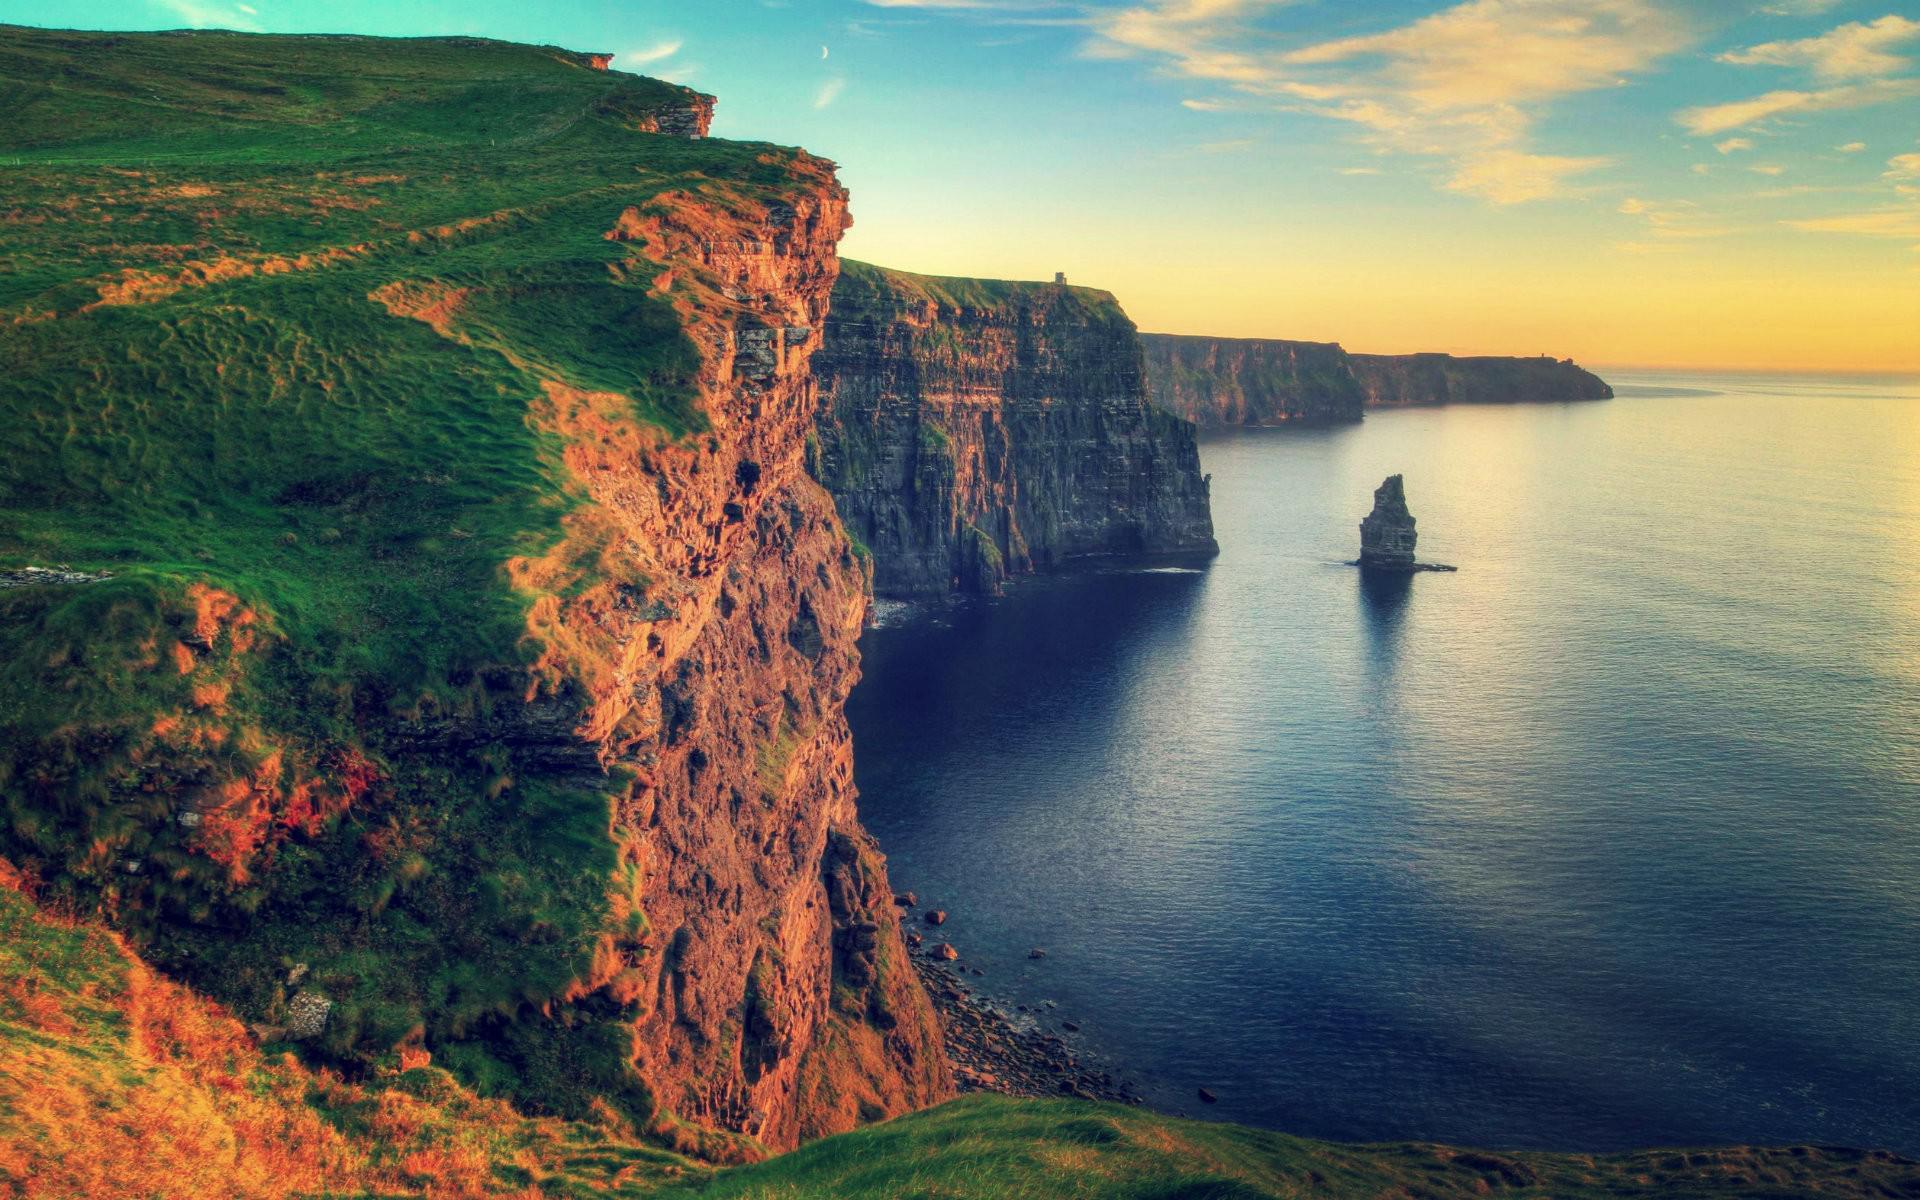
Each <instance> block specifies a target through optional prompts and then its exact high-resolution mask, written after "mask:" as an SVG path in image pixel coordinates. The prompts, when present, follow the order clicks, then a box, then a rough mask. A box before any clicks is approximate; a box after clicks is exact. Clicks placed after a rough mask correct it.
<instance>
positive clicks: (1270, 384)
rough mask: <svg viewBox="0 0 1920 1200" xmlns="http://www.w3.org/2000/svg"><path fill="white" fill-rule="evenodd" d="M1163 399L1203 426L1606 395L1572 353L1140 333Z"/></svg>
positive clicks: (1335, 419)
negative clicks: (1511, 353) (1367, 350)
mask: <svg viewBox="0 0 1920 1200" xmlns="http://www.w3.org/2000/svg"><path fill="white" fill-rule="evenodd" d="M1141 341H1142V342H1143V343H1144V344H1145V346H1146V351H1147V375H1148V380H1149V382H1150V384H1151V388H1152V395H1153V401H1154V403H1155V404H1156V405H1158V406H1159V407H1161V408H1163V409H1165V410H1166V411H1168V412H1171V413H1177V414H1178V415H1180V416H1183V417H1185V418H1187V419H1188V420H1190V421H1192V422H1194V423H1195V424H1196V425H1198V426H1200V427H1201V428H1228V427H1232V426H1239V425H1285V424H1294V423H1300V424H1318V425H1326V424H1339V423H1342V422H1346V421H1358V420H1359V419H1360V418H1361V415H1362V413H1363V411H1364V410H1365V409H1369V408H1400V407H1408V406H1413V405H1426V404H1503V403H1524V402H1533V403H1556V402H1560V401H1567V400H1605V399H1609V398H1611V397H1612V395H1613V389H1612V388H1610V387H1608V386H1607V384H1606V383H1605V382H1604V381H1603V380H1601V379H1600V378H1599V377H1598V376H1596V375H1594V374H1593V373H1592V372H1590V371H1586V370H1583V369H1582V368H1580V367H1578V366H1576V365H1575V364H1574V363H1573V362H1572V361H1571V360H1567V359H1553V358H1546V357H1541V358H1500V357H1476V358H1455V357H1454V356H1453V355H1450V354H1349V353H1348V352H1347V351H1346V350H1344V349H1342V348H1341V347H1340V346H1339V345H1338V344H1336V343H1333V342H1292V341H1283V340H1278V339H1271V338H1212V337H1189V336H1184V335H1177V334H1165V333H1148V334H1142V335H1141Z"/></svg>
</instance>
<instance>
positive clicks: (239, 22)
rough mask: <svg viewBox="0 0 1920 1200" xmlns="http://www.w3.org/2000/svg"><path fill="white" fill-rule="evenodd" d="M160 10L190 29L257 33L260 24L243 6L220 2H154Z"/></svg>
mask: <svg viewBox="0 0 1920 1200" xmlns="http://www.w3.org/2000/svg"><path fill="white" fill-rule="evenodd" d="M154 3H155V4H157V5H158V6H159V7H160V8H162V9H164V10H166V11H167V12H169V13H172V14H173V15H174V16H176V17H178V18H179V19H180V20H181V21H183V22H185V23H186V25H187V27H188V28H190V29H242V30H246V31H248V32H252V33H257V32H259V30H260V22H258V21H256V20H254V19H253V18H254V17H255V16H256V15H257V14H256V13H255V11H254V10H253V9H252V8H250V7H248V6H247V5H245V4H228V3H221V2H220V0H154Z"/></svg>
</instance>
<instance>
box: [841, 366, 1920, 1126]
mask: <svg viewBox="0 0 1920 1200" xmlns="http://www.w3.org/2000/svg"><path fill="white" fill-rule="evenodd" d="M1610 377H1611V378H1612V379H1613V380H1614V382H1615V384H1616V387H1617V388H1618V390H1619V392H1620V396H1619V398H1618V399H1616V400H1613V401H1610V402H1605V403H1593V404H1579V405H1566V406H1525V407H1522V406H1516V407H1497V408H1449V409H1430V410H1419V411H1407V412H1394V413H1382V414H1375V415H1373V416H1370V417H1369V418H1368V419H1367V421H1366V422H1365V424H1364V425H1361V426H1359V427H1355V428H1348V429H1340V430H1333V431H1319V432H1296V431H1280V430H1275V431H1260V432H1252V433H1246V434H1240V435H1235V436H1231V437H1225V438H1221V439H1218V440H1210V441H1208V442H1206V443H1205V444H1204V445H1203V446H1202V458H1203V460H1204V463H1205V466H1206V469H1207V470H1209V471H1211V472H1212V473H1213V489H1214V491H1213V495H1214V514H1215V520H1216V523H1217V525H1218V532H1219V538H1220V543H1221V547H1222V553H1221V556H1220V558H1219V559H1218V560H1216V561H1215V562H1214V563H1213V564H1212V565H1211V566H1210V567H1208V568H1207V569H1206V570H1205V571H1203V572H1174V571H1151V572H1144V571H1142V572H1131V573H1089V574H1080V575H1073V576H1066V577H1060V578H1055V579H1051V580H1045V581H1039V582H1034V583H1029V584H1025V585H1023V586H1021V587H1020V588H1018V589H1017V590H1016V591H1015V593H1014V594H1013V595H1011V596H1009V597H1008V598H1006V599H1004V600H1001V601H998V602H991V603H977V602H976V603H971V604H967V603H956V604H935V605H930V606H916V607H914V608H911V609H908V610H905V611H895V612H892V613H890V614H889V617H888V620H887V622H886V623H885V624H883V625H882V627H880V628H877V629H875V630H874V631H872V632H870V633H869V634H868V635H867V638H866V641H865V650H866V656H867V657H866V670H867V678H866V680H865V682H863V683H862V684H861V685H860V687H859V688H858V689H857V690H856V692H855V695H854V698H853V703H852V705H851V716H852V720H853V724H854V730H855V739H856V741H855V745H856V750H857V755H858V776H859V783H860V786H861V790H862V799H861V807H862V811H863V814H864V816H865V818H866V821H867V823H868V825H869V826H870V827H871V828H872V829H873V830H874V832H875V833H876V834H877V835H878V836H879V838H880V840H881V843H882V845H883V846H884V847H885V849H886V850H887V852H888V855H889V857H890V859H891V862H892V865H893V866H892V869H893V874H894V880H895V883H896V886H898V887H901V888H912V889H915V890H917V891H918V892H919V893H920V894H921V895H922V897H923V898H924V899H925V900H927V901H929V902H932V903H937V904H939V905H940V906H942V907H945V908H947V909H949V910H950V911H951V912H952V914H953V916H952V919H951V921H950V923H949V924H948V926H947V928H946V929H945V930H943V931H942V934H943V936H948V937H950V938H951V939H952V940H953V941H954V942H955V944H956V945H958V946H959V947H960V949H961V951H962V953H963V955H964V957H965V962H966V963H968V964H970V965H973V966H978V967H980V968H982V969H984V970H985V971H986V972H987V975H986V977H985V978H983V979H980V980H979V981H978V982H979V984H980V985H981V987H982V989H983V990H984V991H986V992H987V993H988V994H990V995H993V996H996V997H998V998H1001V999H1004V1000H1006V1001H1007V1002H1008V1003H1009V1004H1016V1003H1027V1004H1031V1003H1035V1002H1037V1001H1040V1000H1043V999H1051V1000H1054V1001H1057V1002H1058V1004H1059V1008H1058V1009H1057V1010H1056V1013H1057V1018H1060V1019H1066V1020H1072V1021H1074V1022H1075V1023H1076V1024H1079V1025H1081V1026H1082V1027H1083V1032H1081V1033H1079V1034H1074V1035H1070V1036H1071V1037H1072V1038H1073V1039H1074V1040H1075V1041H1076V1042H1078V1043H1080V1044H1082V1045H1083V1046H1085V1047H1086V1048H1087V1049H1088V1050H1089V1051H1091V1052H1093V1053H1096V1054H1103V1055H1105V1056H1107V1057H1108V1058H1110V1059H1111V1060H1114V1061H1117V1062H1119V1063H1121V1064H1124V1065H1125V1067H1126V1068H1128V1071H1127V1073H1128V1074H1131V1075H1132V1076H1134V1077H1136V1078H1137V1079H1139V1080H1140V1081H1141V1082H1142V1083H1143V1084H1145V1085H1147V1087H1146V1090H1147V1094H1148V1095H1149V1097H1150V1098H1151V1099H1152V1100H1153V1101H1154V1102H1155V1103H1156V1104H1158V1105H1160V1106H1163V1107H1166V1108H1169V1109H1173V1110H1180V1111H1194V1110H1197V1109H1199V1108H1200V1107H1201V1106H1200V1105H1199V1104H1198V1102H1197V1101H1196V1100H1195V1099H1194V1096H1195V1092H1196V1089H1197V1088H1198V1087H1201V1086H1205V1087H1208V1088H1210V1089H1212V1090H1213V1091H1214V1092H1215V1093H1217V1094H1218V1096H1219V1098H1220V1102H1219V1104H1218V1105H1215V1106H1211V1107H1208V1108H1207V1109H1206V1115H1209V1116H1219V1117H1223V1118H1229V1119H1234V1120H1240V1121H1247V1122H1252V1123H1257V1124H1261V1125H1267V1126H1273V1127H1277V1128H1281V1129H1286V1130H1289V1131H1293V1132H1299V1133H1306V1134H1314V1135H1321V1136H1331V1137H1340V1138H1359V1139H1387V1138H1434V1139H1445V1140H1448V1141H1461V1142H1471V1143H1478V1144H1492V1145H1500V1146H1516V1147H1518V1146H1553V1147H1564V1148H1584V1149H1609V1148H1619V1147H1627V1146H1636V1145H1646V1144H1655V1143H1666V1144H1672V1143H1699V1142H1725V1141H1768V1142H1784V1141H1809V1140H1811V1141H1822V1142H1838V1143H1848V1144H1856V1145H1876V1146H1886V1147H1891V1148H1896V1149H1900V1150H1904V1151H1907V1152H1916V1153H1920V388H1916V386H1915V385H1913V384H1912V383H1899V382H1888V381H1858V380H1855V381H1826V382H1815V381H1808V380H1804V379H1802V380H1780V379H1765V378H1756V377H1713V378H1707V377H1700V376H1684V377H1663V378H1654V377H1651V376H1648V377H1638V376H1630V375H1627V374H1625V373H1619V374H1614V375H1612V376H1610ZM1390 472H1404V473H1405V475H1406V477H1407V494H1408V499H1409V502H1410V504H1411V506H1412V508H1413V511H1414V513H1415V515H1416V516H1417V517H1418V518H1419V521H1420V534H1421V538H1420V550H1421V556H1422V557H1423V558H1429V559H1437V560H1440V561H1444V562H1450V563H1455V564H1458V565H1459V567H1460V571H1459V573H1458V574H1455V575H1423V576H1420V577H1417V578H1414V579H1413V580H1411V582H1410V586H1408V587H1406V588H1404V589H1402V590H1399V591H1397V592H1396V591H1393V590H1387V591H1385V592H1380V593H1370V592H1369V591H1368V590H1366V589H1365V588H1364V587H1363V586H1362V582H1361V579H1360V577H1359V574H1358V572H1356V571H1353V570H1351V569H1348V568H1345V567H1342V566H1339V565H1336V564H1338V563H1339V562H1340V561H1341V560H1342V559H1346V558H1350V557H1352V555H1353V554H1354V552H1355V550H1356V539H1357V532H1356V528H1355V526H1356V524H1357V522H1358V521H1359V519H1360V517H1361V516H1363V515H1364V514H1365V512H1366V510H1367V508H1368V506H1369V504H1370V496H1371V492H1372V489H1373V488H1374V486H1375V485H1377V484H1378V483H1379V482H1380V479H1381V478H1382V477H1383V476H1385V475H1387V474H1388V473H1390ZM1031 946H1043V947H1045V948H1046V949H1047V950H1048V952H1049V956H1048V957H1047V958H1046V959H1044V960H1040V961H1030V960H1028V958H1027V950H1028V948H1029V947H1031Z"/></svg>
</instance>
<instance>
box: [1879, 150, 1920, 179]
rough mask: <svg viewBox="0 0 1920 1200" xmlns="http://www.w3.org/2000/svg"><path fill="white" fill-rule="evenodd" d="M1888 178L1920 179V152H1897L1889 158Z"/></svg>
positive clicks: (1886, 176)
mask: <svg viewBox="0 0 1920 1200" xmlns="http://www.w3.org/2000/svg"><path fill="white" fill-rule="evenodd" d="M1883 178H1886V179H1920V154H1896V155H1894V156H1893V157H1892V158H1890V159H1888V160H1887V169H1886V171H1885V172H1884V174H1883Z"/></svg>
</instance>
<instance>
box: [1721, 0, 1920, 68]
mask: <svg viewBox="0 0 1920 1200" xmlns="http://www.w3.org/2000/svg"><path fill="white" fill-rule="evenodd" d="M1913 41H1920V21H1910V20H1908V19H1907V18H1905V17H1900V16H1894V15H1891V14H1889V15H1888V16H1884V17H1881V18H1880V19H1879V20H1877V21H1851V22H1848V23H1847V24H1845V25H1842V26H1840V27H1838V28H1836V29H1831V30H1829V31H1827V32H1826V33H1823V34H1821V35H1820V36H1819V37H1810V38H1800V39H1798V40H1796V41H1783V42H1763V43H1761V44H1760V45H1758V46H1749V47H1747V48H1746V49H1744V50H1729V51H1728V52H1727V53H1725V54H1722V55H1720V56H1719V61H1721V62H1724V63H1737V64H1739V65H1741V66H1770V67H1806V68H1809V69H1810V70H1812V71H1813V73H1814V75H1815V76H1817V77H1819V78H1820V79H1823V80H1828V81H1838V80H1842V79H1871V78H1875V77H1878V76H1883V75H1894V74H1898V73H1899V72H1901V71H1904V70H1906V69H1907V67H1908V66H1909V65H1911V64H1910V63H1909V62H1908V60H1907V59H1905V58H1903V57H1901V56H1900V55H1897V54H1893V53H1891V50H1892V48H1893V47H1895V46H1901V45H1905V44H1906V43H1908V42H1913Z"/></svg>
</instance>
